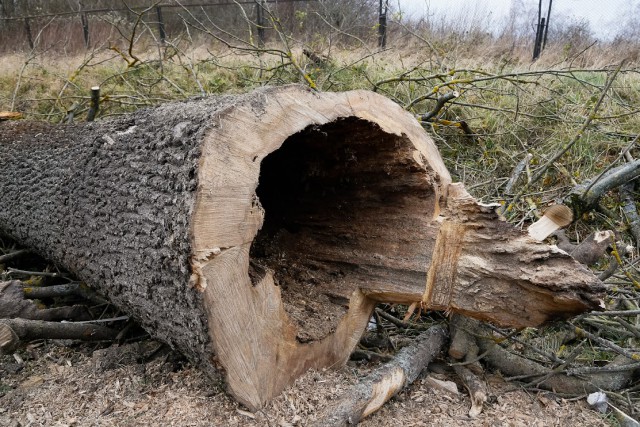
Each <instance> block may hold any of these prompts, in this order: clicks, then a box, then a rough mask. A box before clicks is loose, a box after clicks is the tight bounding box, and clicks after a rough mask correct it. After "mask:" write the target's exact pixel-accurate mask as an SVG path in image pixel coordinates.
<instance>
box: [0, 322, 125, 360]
mask: <svg viewBox="0 0 640 427" xmlns="http://www.w3.org/2000/svg"><path fill="white" fill-rule="evenodd" d="M117 334H118V331H114V330H113V329H110V328H107V327H104V326H98V325H93V324H90V323H61V322H45V321H42V320H25V319H3V320H0V354H10V353H12V352H13V351H15V349H16V348H17V346H18V345H19V344H20V342H23V341H31V340H38V339H69V340H82V341H110V340H113V339H115V337H116V336H117Z"/></svg>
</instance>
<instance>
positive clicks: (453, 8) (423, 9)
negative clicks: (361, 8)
mask: <svg viewBox="0 0 640 427" xmlns="http://www.w3.org/2000/svg"><path fill="white" fill-rule="evenodd" d="M512 3H513V0H389V4H393V5H394V9H396V10H397V8H398V5H399V6H400V8H401V10H402V11H403V12H406V13H407V15H412V16H416V17H417V16H421V15H424V14H426V13H430V14H432V15H434V16H442V14H444V15H445V16H447V17H449V18H453V17H455V16H456V15H457V14H460V13H461V12H460V11H463V10H467V11H470V12H474V13H475V14H477V15H481V16H488V15H489V14H490V15H491V18H492V19H495V20H499V19H502V18H504V17H506V16H507V15H508V14H509V11H510V9H511V5H512ZM522 3H523V4H524V6H525V9H526V10H530V9H534V10H535V11H536V14H537V10H538V0H522ZM548 3H549V0H543V2H542V11H543V12H542V13H543V16H544V15H545V12H546V10H547V5H548ZM639 6H640V0H553V3H552V8H551V20H552V22H553V19H554V15H555V16H558V15H560V14H562V15H565V16H572V17H574V18H577V19H586V20H588V21H589V23H590V25H591V29H592V30H593V31H594V33H595V35H596V36H597V37H599V38H607V37H609V36H611V35H615V33H616V30H617V25H616V22H620V21H619V20H620V19H624V17H625V16H626V15H628V14H629V13H632V11H634V12H635V13H640V7H639ZM536 16H537V15H536Z"/></svg>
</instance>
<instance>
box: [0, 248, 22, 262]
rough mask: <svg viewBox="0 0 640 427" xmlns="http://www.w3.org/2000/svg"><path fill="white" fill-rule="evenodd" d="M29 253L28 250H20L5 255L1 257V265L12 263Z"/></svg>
mask: <svg viewBox="0 0 640 427" xmlns="http://www.w3.org/2000/svg"><path fill="white" fill-rule="evenodd" d="M28 253H29V251H28V250H27V249H19V250H17V251H13V252H9V253H7V254H4V255H0V263H4V262H7V261H10V260H12V259H14V258H17V257H19V256H22V255H24V254H28Z"/></svg>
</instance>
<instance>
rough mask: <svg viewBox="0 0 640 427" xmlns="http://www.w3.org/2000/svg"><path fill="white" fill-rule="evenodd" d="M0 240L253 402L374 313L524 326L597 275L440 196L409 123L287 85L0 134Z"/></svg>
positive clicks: (347, 347) (323, 361)
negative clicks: (453, 316)
mask: <svg viewBox="0 0 640 427" xmlns="http://www.w3.org/2000/svg"><path fill="white" fill-rule="evenodd" d="M0 162H1V164H0V186H1V191H0V207H1V208H0V230H4V232H5V233H8V234H10V235H11V236H13V237H14V238H16V239H17V240H19V241H21V242H23V243H24V244H25V245H27V246H29V247H31V248H33V249H34V250H36V251H39V252H41V253H42V254H44V255H45V256H46V257H48V258H50V259H52V260H54V261H55V262H57V263H59V264H61V265H64V266H65V267H67V268H68V269H70V270H71V271H72V272H74V273H75V274H77V275H78V277H80V278H81V279H82V280H84V281H86V282H87V283H88V284H90V285H92V286H94V287H96V288H98V289H100V290H101V291H102V292H103V293H104V294H105V295H106V296H107V297H108V298H109V299H110V300H111V301H112V302H113V303H114V304H116V305H117V306H119V307H120V308H121V309H122V310H123V311H126V312H127V313H130V314H131V315H133V316H134V317H135V318H136V319H137V320H138V321H139V322H140V323H141V324H142V325H143V326H144V327H145V328H146V329H147V330H148V331H149V332H151V333H152V334H153V335H154V336H156V337H157V338H159V339H161V340H164V341H166V342H168V343H169V344H171V345H172V346H174V347H175V348H177V349H179V350H180V351H182V352H183V353H184V354H185V355H186V356H188V357H189V358H190V359H191V360H192V361H193V362H194V363H196V364H197V365H198V366H200V367H202V368H203V369H205V370H206V371H207V372H208V373H209V374H210V375H212V376H215V375H216V372H219V371H220V370H219V369H217V368H223V369H224V372H225V376H226V380H227V383H228V386H229V389H230V391H231V393H232V394H233V395H234V396H235V397H236V398H237V399H238V400H240V401H241V402H242V403H244V404H245V405H247V406H248V407H250V408H258V407H260V406H261V405H263V404H264V403H265V402H266V401H268V400H269V399H270V398H272V397H273V396H275V395H277V394H278V393H279V392H280V391H281V390H282V389H283V388H284V387H285V386H286V385H288V384H289V383H291V382H292V381H293V380H294V379H295V378H296V377H297V376H299V375H301V374H302V373H303V372H304V371H305V370H307V369H309V368H312V367H315V368H320V367H326V366H335V365H338V364H340V363H343V362H345V361H346V360H347V358H348V356H349V354H350V352H351V351H352V349H353V348H354V346H355V345H356V343H357V342H358V340H359V337H360V335H361V334H362V332H363V330H364V328H365V326H366V323H367V321H368V319H369V317H370V315H371V312H372V310H373V308H374V305H375V304H376V302H379V301H385V302H397V303H412V302H416V301H421V302H422V303H423V305H424V306H425V307H426V308H434V309H439V310H446V311H457V312H463V313H465V314H468V315H470V316H474V317H476V318H479V319H483V320H491V321H494V322H496V323H498V324H501V325H505V326H515V327H522V326H531V325H537V324H540V323H542V322H544V321H546V320H549V319H552V318H556V317H560V316H567V315H571V314H574V313H579V312H582V311H584V310H589V309H592V308H594V307H596V306H597V305H598V303H599V300H598V298H597V294H598V293H599V292H600V291H601V290H602V289H601V287H600V283H599V282H598V280H597V279H596V278H595V277H594V276H593V275H592V274H591V273H590V272H589V271H587V270H586V269H585V268H584V267H582V266H581V265H579V264H577V263H576V262H574V261H573V260H572V259H571V258H570V257H569V256H567V255H566V254H563V253H561V252H559V251H557V250H554V249H553V248H551V247H549V246H547V245H544V244H541V243H538V242H535V241H532V240H531V239H530V238H529V237H527V236H526V235H524V234H523V233H521V232H519V231H518V230H515V229H513V228H512V227H511V226H509V225H508V224H506V223H504V222H501V221H500V220H499V219H498V216H497V215H496V214H495V213H494V212H493V210H492V208H490V207H484V206H481V205H478V204H477V203H476V202H475V200H474V199H473V198H471V197H470V196H469V195H468V194H467V193H466V191H465V190H464V188H463V187H462V186H461V185H460V184H451V178H450V176H449V173H448V172H447V170H446V168H445V166H444V164H443V162H442V159H441V158H440V155H439V153H438V150H437V148H436V146H435V144H434V143H433V141H432V140H431V139H430V138H429V137H428V136H427V134H426V133H425V132H424V131H423V129H422V128H421V127H420V125H419V124H418V123H417V122H416V120H415V119H414V118H413V117H412V116H411V115H410V114H409V113H406V112H405V111H403V110H402V109H401V108H400V107H398V106H397V105H396V104H394V103H393V102H391V101H389V100H388V99H386V98H383V97H381V96H379V95H376V94H373V93H369V92H364V91H355V92H346V93H320V94H318V93H312V92H309V91H307V90H306V89H304V88H301V87H298V86H287V87H281V88H271V89H262V90H258V91H256V92H254V93H251V94H249V95H241V96H226V97H220V98H203V99H197V100H191V101H187V102H182V103H174V104H166V105H162V106H160V107H157V108H154V109H147V110H141V111H138V112H136V113H132V114H130V115H127V116H124V117H122V118H117V119H112V120H105V121H101V122H93V123H85V124H78V125H69V126H50V125H46V124H40V123H28V122H26V123H8V122H7V123H2V124H0Z"/></svg>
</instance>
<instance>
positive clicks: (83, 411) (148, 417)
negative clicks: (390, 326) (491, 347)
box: [0, 341, 608, 427]
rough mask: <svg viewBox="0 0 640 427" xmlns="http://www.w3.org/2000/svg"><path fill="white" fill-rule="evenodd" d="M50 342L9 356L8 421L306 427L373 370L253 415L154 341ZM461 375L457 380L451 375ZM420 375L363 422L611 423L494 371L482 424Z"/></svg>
mask: <svg viewBox="0 0 640 427" xmlns="http://www.w3.org/2000/svg"><path fill="white" fill-rule="evenodd" d="M63 344H65V343H55V342H45V343H39V344H36V345H30V346H29V347H27V348H26V349H24V350H21V351H19V353H18V355H19V356H18V358H17V360H16V358H14V357H13V356H0V425H2V426H159V425H162V426H304V425H307V424H308V423H309V422H310V421H311V420H313V418H314V415H315V414H316V413H318V412H319V410H320V409H321V408H324V407H327V406H329V405H332V404H335V403H336V401H337V399H339V398H340V396H341V395H342V394H343V393H345V392H348V390H349V387H350V386H352V385H353V384H355V383H356V382H357V381H358V380H359V379H360V378H362V377H364V376H366V375H367V374H368V373H369V371H370V370H371V369H372V367H371V366H366V365H365V366H361V365H357V364H355V363H354V362H350V363H349V364H348V365H347V366H346V367H343V368H340V369H338V370H327V371H321V372H320V371H311V372H308V373H307V374H306V375H304V376H303V377H301V378H300V379H298V380H297V381H296V382H295V384H293V385H292V386H291V387H289V388H287V389H286V390H285V391H284V393H282V394H281V395H280V396H279V397H278V398H277V399H275V400H274V401H273V402H272V403H271V404H269V405H268V406H267V407H266V408H264V409H263V410H262V411H259V412H257V413H250V412H248V411H247V410H246V409H245V408H243V407H242V406H241V405H239V404H237V403H236V402H235V401H234V400H233V399H232V398H231V397H230V396H229V395H227V394H226V393H225V392H224V390H223V386H222V385H220V384H218V385H212V384H211V383H210V382H209V381H208V380H207V379H206V378H205V376H204V375H203V374H202V373H201V372H199V371H198V370H196V369H194V368H193V367H191V366H190V365H189V364H188V363H187V362H186V361H184V360H183V359H181V358H180V357H179V356H177V355H176V354H175V353H173V352H171V351H168V350H166V348H164V347H162V346H161V345H160V344H158V343H156V342H154V341H145V342H142V343H134V344H129V345H125V346H120V347H116V346H111V347H108V348H99V347H96V346H95V345H87V344H83V345H78V346H75V347H73V348H71V347H68V346H65V345H63ZM450 379H451V380H453V378H450ZM458 389H459V390H460V391H461V392H460V393H459V394H451V393H449V392H445V391H441V390H435V389H433V388H431V386H429V385H427V382H426V381H424V379H419V380H418V381H416V382H415V383H414V384H413V385H412V386H411V387H409V388H407V389H406V390H405V391H403V392H401V393H400V394H399V395H398V396H397V397H396V398H394V399H393V400H392V401H391V402H389V403H388V404H386V405H385V406H384V407H383V409H382V410H381V411H379V412H378V413H376V414H374V415H372V416H370V417H369V418H367V419H366V420H364V421H363V422H362V423H361V425H362V426H370V427H373V426H404V427H409V426H451V425H456V424H464V425H469V426H510V427H511V426H513V427H518V426H526V427H534V426H545V427H546V426H607V425H608V423H607V422H606V421H605V420H603V419H602V418H601V417H600V416H599V415H598V414H597V413H595V412H593V411H591V410H590V409H588V408H587V406H586V404H585V403H584V401H583V400H581V401H573V402H570V401H565V400H562V399H559V398H556V397H554V396H552V395H551V394H528V393H526V392H524V391H522V390H521V389H514V388H513V386H511V385H510V384H507V383H505V382H503V381H502V380H500V379H499V378H498V377H495V376H493V377H490V380H489V389H490V394H491V398H490V403H489V404H488V405H486V407H485V410H484V412H483V413H482V414H481V415H480V416H479V417H478V418H477V419H475V420H470V419H469V418H468V417H467V415H466V414H467V411H468V409H469V407H470V402H469V398H468V396H467V395H466V393H464V390H463V389H462V387H461V386H460V385H459V386H458Z"/></svg>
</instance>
